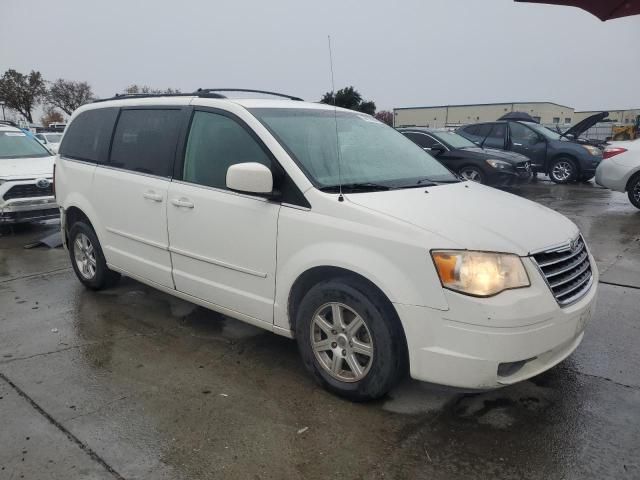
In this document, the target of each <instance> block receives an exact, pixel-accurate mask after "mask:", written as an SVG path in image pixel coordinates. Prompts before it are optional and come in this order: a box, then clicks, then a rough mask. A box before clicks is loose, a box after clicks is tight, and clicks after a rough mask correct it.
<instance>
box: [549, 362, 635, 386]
mask: <svg viewBox="0 0 640 480" xmlns="http://www.w3.org/2000/svg"><path fill="white" fill-rule="evenodd" d="M560 368H561V369H562V370H566V371H568V372H571V373H575V374H577V375H583V376H585V377H591V378H597V379H599V380H605V381H607V382H611V383H613V384H615V385H618V386H619V387H623V388H629V389H631V390H640V386H638V385H629V384H627V383H622V382H618V381H616V380H614V379H613V378H609V377H603V376H602V375H594V374H592V373H585V372H581V371H580V370H575V369H573V368H570V367H560Z"/></svg>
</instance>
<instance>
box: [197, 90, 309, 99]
mask: <svg viewBox="0 0 640 480" xmlns="http://www.w3.org/2000/svg"><path fill="white" fill-rule="evenodd" d="M215 92H244V93H263V94H265V95H273V96H274V97H282V98H288V99H289V100H296V101H299V102H303V101H304V100H302V99H301V98H300V97H294V96H292V95H287V94H284V93H277V92H269V91H267V90H252V89H249V88H199V89H198V90H196V91H195V92H194V93H195V94H196V95H198V96H200V95H203V94H205V95H210V94H215Z"/></svg>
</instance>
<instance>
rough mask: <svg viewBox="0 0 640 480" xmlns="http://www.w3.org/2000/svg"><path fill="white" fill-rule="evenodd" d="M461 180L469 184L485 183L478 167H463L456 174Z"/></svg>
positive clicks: (483, 175)
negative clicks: (469, 182)
mask: <svg viewBox="0 0 640 480" xmlns="http://www.w3.org/2000/svg"><path fill="white" fill-rule="evenodd" d="M458 173H459V174H460V176H461V177H462V178H464V179H465V180H469V181H471V182H477V183H486V178H485V174H484V173H483V172H482V170H480V169H479V168H478V167H475V166H473V165H465V166H464V167H461V168H460V171H459V172H458Z"/></svg>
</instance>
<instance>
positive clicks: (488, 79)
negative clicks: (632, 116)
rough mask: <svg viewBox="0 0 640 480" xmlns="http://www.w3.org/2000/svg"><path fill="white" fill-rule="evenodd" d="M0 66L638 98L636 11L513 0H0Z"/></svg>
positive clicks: (288, 86)
mask: <svg viewBox="0 0 640 480" xmlns="http://www.w3.org/2000/svg"><path fill="white" fill-rule="evenodd" d="M0 12H1V16H0V71H4V70H6V69H8V68H14V69H16V70H18V71H22V72H27V71H29V70H31V69H36V70H39V71H40V72H42V74H43V75H44V77H45V78H46V79H48V80H54V79H56V78H59V77H61V78H66V79H74V80H86V81H88V82H89V83H90V84H91V85H92V86H93V88H94V91H95V92H96V94H97V95H98V96H102V97H104V96H111V95H113V94H114V93H115V92H120V91H122V90H123V89H124V88H125V87H126V86H127V85H129V84H132V83H139V84H148V85H151V86H153V87H157V88H165V87H174V88H179V89H181V90H182V91H191V90H193V89H196V88H198V87H244V88H259V89H266V90H276V91H283V92H286V93H291V94H294V95H299V96H302V97H303V98H305V99H307V100H314V101H315V100H318V99H319V98H320V96H321V95H322V94H323V93H324V92H326V91H329V90H330V89H331V83H330V71H329V60H328V50H327V35H331V37H332V42H333V56H334V71H335V82H336V88H340V87H343V86H345V85H354V86H355V87H356V89H358V90H359V91H360V92H361V93H362V94H363V96H364V97H365V98H367V99H371V100H374V101H375V102H376V104H377V106H378V109H391V108H393V107H402V106H417V105H441V104H456V103H482V102H501V101H509V102H511V101H546V100H548V101H553V102H557V103H561V104H565V105H569V106H572V107H575V108H576V109H578V110H591V109H607V108H610V109H614V108H631V107H640V89H639V88H638V85H639V80H640V53H639V51H638V46H639V45H640V16H636V17H630V18H626V19H620V20H613V21H609V22H606V23H603V22H601V21H600V20H598V19H597V18H596V17H593V16H591V15H589V14H588V13H586V12H584V11H582V10H579V9H576V8H571V7H558V6H548V5H529V4H521V3H514V2H513V1H512V0H405V1H397V2H394V1H389V0H386V1H379V0H366V1H365V0H362V1H351V0H324V1H316V2H308V1H305V0H272V1H265V0H253V1H248V0H233V1H226V2H222V1H213V0H208V1H207V0H199V1H196V0H182V1H175V0H153V1H135V0H108V1H102V2H97V1H87V0H63V1H57V2H52V1H51V0H47V1H44V0H29V1H17V0H16V1H4V2H2V7H1V8H0Z"/></svg>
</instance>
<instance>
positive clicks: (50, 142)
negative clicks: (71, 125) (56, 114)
mask: <svg viewBox="0 0 640 480" xmlns="http://www.w3.org/2000/svg"><path fill="white" fill-rule="evenodd" d="M35 137H36V138H37V139H38V141H39V142H40V143H42V144H43V145H44V146H46V147H47V148H48V149H49V150H51V151H52V152H53V153H58V147H60V140H62V133H57V132H41V133H36V135H35Z"/></svg>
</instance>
